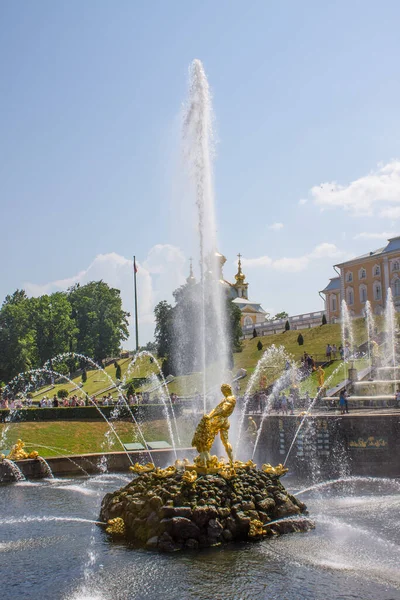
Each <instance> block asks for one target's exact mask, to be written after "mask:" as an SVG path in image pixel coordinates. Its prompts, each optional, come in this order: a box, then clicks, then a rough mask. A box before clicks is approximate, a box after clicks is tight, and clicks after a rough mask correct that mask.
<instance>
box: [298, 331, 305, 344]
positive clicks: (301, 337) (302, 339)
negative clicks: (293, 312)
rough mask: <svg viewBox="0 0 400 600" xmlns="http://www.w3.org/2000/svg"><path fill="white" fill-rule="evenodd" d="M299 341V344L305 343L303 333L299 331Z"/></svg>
mask: <svg viewBox="0 0 400 600" xmlns="http://www.w3.org/2000/svg"><path fill="white" fill-rule="evenodd" d="M297 343H298V345H299V346H302V345H303V344H304V338H303V336H302V335H301V333H299V335H298V336H297Z"/></svg>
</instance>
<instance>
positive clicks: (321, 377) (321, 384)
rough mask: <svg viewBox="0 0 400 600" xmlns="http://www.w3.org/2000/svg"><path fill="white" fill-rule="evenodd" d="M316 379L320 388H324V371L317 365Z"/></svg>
mask: <svg viewBox="0 0 400 600" xmlns="http://www.w3.org/2000/svg"><path fill="white" fill-rule="evenodd" d="M317 378H318V385H319V387H320V388H322V387H324V383H325V371H324V370H323V368H322V367H321V365H319V367H318V369H317Z"/></svg>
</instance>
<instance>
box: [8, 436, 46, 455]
mask: <svg viewBox="0 0 400 600" xmlns="http://www.w3.org/2000/svg"><path fill="white" fill-rule="evenodd" d="M24 446H25V442H23V441H22V440H17V443H16V444H14V446H13V447H12V448H11V450H10V453H9V455H8V456H7V458H8V459H9V460H25V459H27V458H37V457H38V456H39V453H38V452H37V451H36V450H33V451H32V452H29V453H28V452H26V451H25V450H24Z"/></svg>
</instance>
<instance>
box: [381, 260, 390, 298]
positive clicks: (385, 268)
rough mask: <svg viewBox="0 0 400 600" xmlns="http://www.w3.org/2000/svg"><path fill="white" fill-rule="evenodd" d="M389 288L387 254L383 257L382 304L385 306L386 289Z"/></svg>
mask: <svg viewBox="0 0 400 600" xmlns="http://www.w3.org/2000/svg"><path fill="white" fill-rule="evenodd" d="M388 289H389V259H388V257H387V256H384V257H383V290H382V300H383V306H386V298H387V291H388Z"/></svg>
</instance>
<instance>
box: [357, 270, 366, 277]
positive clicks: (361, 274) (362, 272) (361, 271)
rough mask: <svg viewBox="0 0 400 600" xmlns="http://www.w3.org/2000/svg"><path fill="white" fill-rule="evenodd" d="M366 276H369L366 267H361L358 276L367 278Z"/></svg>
mask: <svg viewBox="0 0 400 600" xmlns="http://www.w3.org/2000/svg"><path fill="white" fill-rule="evenodd" d="M366 276H367V271H366V270H365V269H364V268H362V269H360V270H359V271H358V278H359V279H365V278H366Z"/></svg>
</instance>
